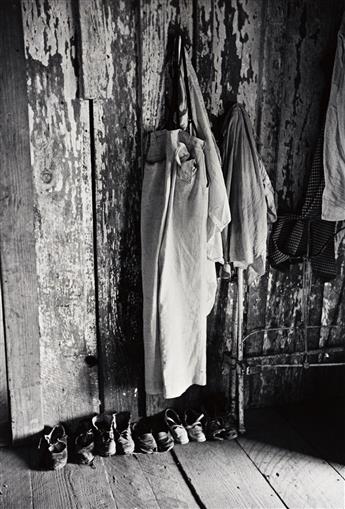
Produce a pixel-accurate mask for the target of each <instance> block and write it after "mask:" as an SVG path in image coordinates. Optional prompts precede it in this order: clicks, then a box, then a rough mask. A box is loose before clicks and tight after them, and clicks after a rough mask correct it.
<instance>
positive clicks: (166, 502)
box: [0, 403, 345, 509]
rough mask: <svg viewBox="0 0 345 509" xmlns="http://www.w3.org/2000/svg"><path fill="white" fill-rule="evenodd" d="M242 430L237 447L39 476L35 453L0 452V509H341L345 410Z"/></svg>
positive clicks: (256, 422) (255, 414) (205, 447)
mask: <svg viewBox="0 0 345 509" xmlns="http://www.w3.org/2000/svg"><path fill="white" fill-rule="evenodd" d="M246 425H247V433H246V434H245V435H244V436H242V437H241V438H240V439H238V440H236V441H231V442H223V443H210V442H207V443H204V444H195V443H194V444H188V445H185V446H176V447H175V448H174V450H173V451H172V453H165V454H154V455H142V454H134V455H133V456H131V457H121V456H118V457H113V458H109V459H103V458H97V462H96V465H97V466H96V469H95V470H93V469H91V468H90V467H85V466H83V467H82V466H79V465H73V464H68V465H67V466H66V468H64V469H63V470H62V471H58V472H41V471H38V470H35V468H33V466H32V465H33V463H32V454H30V451H29V450H27V449H6V448H2V449H0V508H1V509H21V508H23V509H30V508H32V509H75V508H78V509H84V508H85V509H86V508H90V509H91V508H92V509H96V508H97V509H106V508H119V509H122V508H123V509H129V508H131V509H134V508H142V509H151V508H152V509H153V508H155V509H158V508H162V509H172V508H198V507H202V508H205V507H206V508H214V509H223V508H224V509H228V508H250V509H254V508H264V509H269V508H274V509H278V508H284V507H288V508H301V509H302V508H303V509H308V508H310V509H318V508H320V509H325V508H339V509H343V508H344V506H345V492H344V486H345V485H344V479H345V412H344V405H343V404H339V403H338V405H337V406H333V407H332V408H331V409H330V408H328V407H327V408H326V407H325V406H324V405H320V406H319V408H315V407H308V406H306V405H301V406H295V407H290V408H287V409H275V410H272V409H265V410H251V411H250V412H247V415H246Z"/></svg>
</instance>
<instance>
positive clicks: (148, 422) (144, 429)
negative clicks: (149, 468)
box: [133, 416, 174, 454]
mask: <svg viewBox="0 0 345 509" xmlns="http://www.w3.org/2000/svg"><path fill="white" fill-rule="evenodd" d="M133 436H134V440H135V450H136V452H141V453H143V454H152V453H154V452H168V451H170V450H171V449H172V448H173V447H174V439H173V438H172V436H171V434H170V432H169V430H168V429H167V428H166V426H165V424H164V422H163V421H162V419H160V416H153V417H144V418H142V419H141V420H140V421H139V422H137V423H135V424H134V426H133Z"/></svg>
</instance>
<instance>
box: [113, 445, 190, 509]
mask: <svg viewBox="0 0 345 509" xmlns="http://www.w3.org/2000/svg"><path fill="white" fill-rule="evenodd" d="M104 464H105V467H106V470H107V473H108V479H109V483H110V486H111V488H112V490H113V494H114V498H115V500H116V504H117V507H118V508H121V509H132V508H138V509H151V508H152V509H158V508H160V509H172V508H177V507H178V508H192V509H193V508H196V507H198V505H197V504H196V503H195V501H194V498H193V496H192V494H191V492H190V490H189V488H188V486H187V485H186V484H185V482H184V481H183V479H182V477H181V474H180V472H179V470H178V468H177V466H176V464H175V462H174V460H173V458H172V456H171V454H168V453H162V454H153V455H147V456H146V455H142V454H134V455H133V456H129V457H124V456H116V457H113V458H109V459H105V460H104Z"/></svg>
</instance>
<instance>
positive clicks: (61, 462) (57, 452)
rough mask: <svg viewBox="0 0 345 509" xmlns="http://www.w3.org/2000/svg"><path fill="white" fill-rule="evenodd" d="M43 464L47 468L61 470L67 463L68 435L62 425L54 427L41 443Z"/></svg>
mask: <svg viewBox="0 0 345 509" xmlns="http://www.w3.org/2000/svg"><path fill="white" fill-rule="evenodd" d="M39 449H40V451H41V454H42V456H41V462H42V465H43V466H44V467H45V468H48V469H50V470H59V469H60V468H63V467H64V466H65V465H66V463H67V458H68V452H67V435H66V431H65V428H64V427H63V426H62V424H58V425H57V426H54V428H52V430H51V431H50V433H48V434H44V435H43V437H42V438H41V440H40V443H39Z"/></svg>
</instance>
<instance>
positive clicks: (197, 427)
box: [164, 408, 206, 445]
mask: <svg viewBox="0 0 345 509" xmlns="http://www.w3.org/2000/svg"><path fill="white" fill-rule="evenodd" d="M203 418H204V414H202V413H199V412H197V411H195V410H193V409H188V410H186V411H185V412H184V415H183V422H182V420H181V418H180V416H179V414H178V413H177V412H176V411H175V410H174V409H172V408H167V409H166V410H165V412H164V419H165V423H166V425H167V427H168V429H169V430H170V432H171V434H172V436H173V438H174V441H175V443H176V444H182V445H184V444H188V442H189V441H193V442H205V440H206V436H205V434H204V431H203V425H202V420H203Z"/></svg>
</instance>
